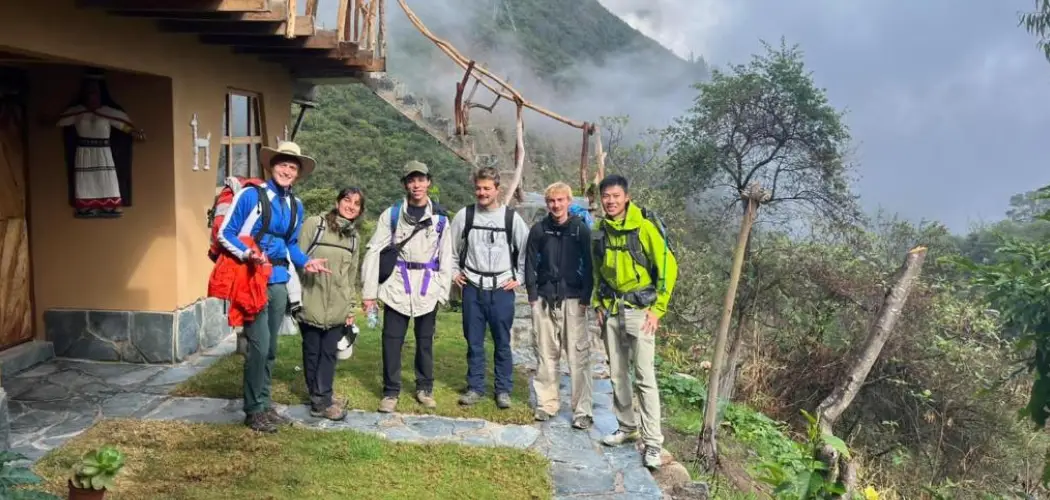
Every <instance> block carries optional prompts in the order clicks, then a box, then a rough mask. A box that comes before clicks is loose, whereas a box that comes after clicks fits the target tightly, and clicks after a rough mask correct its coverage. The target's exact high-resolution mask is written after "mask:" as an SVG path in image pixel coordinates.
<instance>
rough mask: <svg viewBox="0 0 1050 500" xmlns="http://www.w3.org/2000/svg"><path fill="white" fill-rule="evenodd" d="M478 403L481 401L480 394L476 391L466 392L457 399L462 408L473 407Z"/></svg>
mask: <svg viewBox="0 0 1050 500" xmlns="http://www.w3.org/2000/svg"><path fill="white" fill-rule="evenodd" d="M478 401H481V394H479V393H478V392H477V391H467V392H466V393H464V394H463V395H462V396H460V397H459V404H461V405H463V406H473V405H475V404H477V402H478Z"/></svg>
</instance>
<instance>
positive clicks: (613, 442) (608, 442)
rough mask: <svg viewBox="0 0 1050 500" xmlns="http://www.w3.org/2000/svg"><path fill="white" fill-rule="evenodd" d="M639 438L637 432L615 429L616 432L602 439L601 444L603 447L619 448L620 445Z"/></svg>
mask: <svg viewBox="0 0 1050 500" xmlns="http://www.w3.org/2000/svg"><path fill="white" fill-rule="evenodd" d="M639 436H640V435H639V434H638V431H637V430H633V431H625V430H623V429H616V432H614V433H612V434H609V435H607V436H605V437H603V438H602V444H604V445H605V446H620V445H621V444H624V443H627V442H630V441H637V440H638V438H639Z"/></svg>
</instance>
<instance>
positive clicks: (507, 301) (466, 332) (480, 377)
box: [463, 284, 514, 394]
mask: <svg viewBox="0 0 1050 500" xmlns="http://www.w3.org/2000/svg"><path fill="white" fill-rule="evenodd" d="M513 323H514V291H513V290H503V289H496V290H481V289H479V288H478V287H476V286H474V285H471V284H467V285H466V286H465V287H463V336H464V337H466V338H467V389H468V390H472V391H474V392H477V393H478V394H485V327H486V326H487V327H488V329H489V331H490V332H492V343H493V349H492V350H493V360H494V361H495V365H496V366H495V370H494V371H495V379H496V380H495V389H496V394H501V393H508V394H509V393H510V391H511V389H513V388H514V362H513V358H512V357H511V352H510V329H511V325H512V324H513Z"/></svg>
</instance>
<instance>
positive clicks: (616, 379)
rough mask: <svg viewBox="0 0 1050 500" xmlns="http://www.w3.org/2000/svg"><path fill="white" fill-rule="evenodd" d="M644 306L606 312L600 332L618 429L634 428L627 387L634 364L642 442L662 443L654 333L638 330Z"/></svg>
mask: <svg viewBox="0 0 1050 500" xmlns="http://www.w3.org/2000/svg"><path fill="white" fill-rule="evenodd" d="M644 323H645V310H642V309H631V308H628V307H620V308H619V311H617V313H616V314H615V315H612V316H606V318H605V328H603V329H602V332H603V333H602V334H603V337H604V339H605V348H606V350H608V353H609V373H610V378H611V379H612V387H613V408H614V410H615V414H616V420H618V421H619V422H620V429H622V430H625V431H633V430H635V429H638V420H639V419H638V416H637V415H636V414H635V411H634V405H633V400H632V398H631V396H632V392H633V391H632V387H631V376H630V371H629V370H630V369H631V365H632V364H633V365H634V387H633V389H634V390H636V391H638V403H639V405H638V406H639V407H640V409H641V413H642V414H641V434H642V442H643V443H644V444H645V445H646V446H655V447H657V448H661V447H663V442H664V436H663V434H662V433H661V432H660V391H659V390H658V389H657V388H656V367H655V356H656V337H655V336H653V335H646V334H644V333H642V324H644Z"/></svg>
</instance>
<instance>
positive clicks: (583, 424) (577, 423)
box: [572, 415, 594, 429]
mask: <svg viewBox="0 0 1050 500" xmlns="http://www.w3.org/2000/svg"><path fill="white" fill-rule="evenodd" d="M592 425H594V418H592V417H591V416H590V415H580V416H578V417H576V418H574V419H572V426H573V427H575V428H577V429H590V428H591V426H592Z"/></svg>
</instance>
